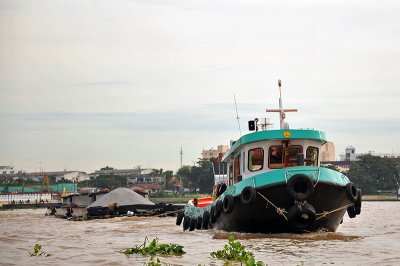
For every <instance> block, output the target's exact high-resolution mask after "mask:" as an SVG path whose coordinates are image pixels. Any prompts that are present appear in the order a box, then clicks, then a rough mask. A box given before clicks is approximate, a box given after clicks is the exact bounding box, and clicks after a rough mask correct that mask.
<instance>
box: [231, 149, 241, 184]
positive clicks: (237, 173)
mask: <svg viewBox="0 0 400 266" xmlns="http://www.w3.org/2000/svg"><path fill="white" fill-rule="evenodd" d="M239 176H240V155H239V156H238V157H236V158H235V160H234V162H233V183H234V184H236V183H237V182H239V180H240V178H241V177H239Z"/></svg>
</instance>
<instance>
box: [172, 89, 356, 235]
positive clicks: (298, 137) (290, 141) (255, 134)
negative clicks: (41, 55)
mask: <svg viewBox="0 0 400 266" xmlns="http://www.w3.org/2000/svg"><path fill="white" fill-rule="evenodd" d="M278 85H279V91H280V97H279V109H273V110H268V109H267V112H277V113H279V116H280V129H278V130H270V129H268V126H267V123H265V122H263V123H261V124H259V123H258V119H254V120H252V121H249V124H248V125H249V130H250V131H252V132H250V133H249V134H246V135H244V136H242V137H240V138H239V139H238V140H237V141H234V142H233V141H232V142H231V147H230V149H229V150H228V151H227V152H226V153H225V155H224V156H223V158H222V162H223V163H226V164H227V178H226V180H225V181H224V182H219V183H218V184H217V185H216V186H215V188H214V192H213V193H214V195H213V197H208V198H202V199H193V200H190V201H189V202H188V203H187V204H186V206H185V208H184V209H183V210H182V211H181V212H179V213H178V214H177V218H176V224H177V225H181V224H182V225H183V230H185V231H186V230H189V231H192V230H195V229H210V228H216V229H219V230H225V231H235V232H257V233H282V232H313V231H319V230H324V231H331V232H335V231H336V229H337V228H338V226H339V224H341V223H342V221H343V216H344V215H345V214H346V212H347V213H348V215H349V216H350V218H354V217H356V216H357V215H359V214H360V213H361V190H360V189H358V188H357V187H356V186H355V185H354V184H353V183H352V182H350V180H349V179H348V177H347V176H345V175H344V174H342V173H340V172H338V171H335V170H331V169H329V168H325V167H321V166H320V157H321V147H322V146H323V145H324V144H325V143H326V142H327V140H326V136H325V133H324V132H321V131H318V130H313V129H290V128H289V125H288V123H287V122H285V118H286V113H287V112H295V111H297V110H296V109H283V107H282V97H281V82H280V81H279V82H278ZM260 120H262V121H266V120H263V119H260ZM259 128H260V129H261V130H259Z"/></svg>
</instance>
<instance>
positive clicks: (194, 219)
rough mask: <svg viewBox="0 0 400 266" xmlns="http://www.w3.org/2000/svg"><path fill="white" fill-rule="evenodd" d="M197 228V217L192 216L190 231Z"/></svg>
mask: <svg viewBox="0 0 400 266" xmlns="http://www.w3.org/2000/svg"><path fill="white" fill-rule="evenodd" d="M195 228H196V218H190V222H189V231H193V230H194V229H195Z"/></svg>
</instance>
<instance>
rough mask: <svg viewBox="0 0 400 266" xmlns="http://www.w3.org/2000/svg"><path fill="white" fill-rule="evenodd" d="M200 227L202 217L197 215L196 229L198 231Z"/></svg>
mask: <svg viewBox="0 0 400 266" xmlns="http://www.w3.org/2000/svg"><path fill="white" fill-rule="evenodd" d="M202 225H203V215H199V216H197V220H196V229H197V230H200V229H201V226H202Z"/></svg>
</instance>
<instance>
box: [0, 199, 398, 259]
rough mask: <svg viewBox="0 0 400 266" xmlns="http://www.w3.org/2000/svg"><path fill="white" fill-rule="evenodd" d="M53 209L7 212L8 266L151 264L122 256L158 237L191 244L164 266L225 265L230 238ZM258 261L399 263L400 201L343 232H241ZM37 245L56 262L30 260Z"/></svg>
mask: <svg viewBox="0 0 400 266" xmlns="http://www.w3.org/2000/svg"><path fill="white" fill-rule="evenodd" d="M45 212H46V210H45V209H36V210H8V211H0V265H33V264H35V265H145V264H146V262H148V261H149V257H145V256H142V255H133V256H125V255H124V254H122V253H120V252H119V251H120V250H122V249H125V248H129V247H134V246H136V245H138V246H139V245H140V244H142V243H143V241H144V238H145V236H147V237H148V238H149V239H150V240H151V239H153V238H155V237H157V238H158V239H159V242H160V243H161V242H162V243H176V244H180V245H183V246H184V250H185V251H186V254H185V255H183V256H172V257H162V256H158V258H159V259H160V260H161V262H162V264H163V265H167V264H168V265H199V264H201V265H222V264H223V262H222V261H219V260H217V259H213V258H212V257H211V256H210V252H212V251H216V250H220V249H222V248H223V246H224V245H225V244H226V243H227V238H228V236H229V235H230V234H229V233H226V232H223V231H218V230H208V231H197V230H196V231H193V232H183V231H182V227H178V226H176V225H175V218H174V217H167V218H159V217H150V218H146V217H118V218H112V219H96V220H89V221H75V222H74V221H68V220H64V219H58V218H54V217H49V216H45V215H44V214H45ZM235 236H236V238H237V239H240V240H239V241H240V242H241V243H242V244H244V245H245V246H246V250H248V251H252V252H253V253H254V255H255V258H256V260H262V261H264V262H265V263H267V264H268V265H324V264H326V265H330V264H336V265H337V264H339V265H372V264H377V265H399V264H400V202H364V203H363V209H362V213H361V215H360V216H357V218H355V219H350V218H348V216H347V215H346V216H345V218H344V221H343V224H341V225H340V226H339V228H338V231H337V232H336V233H309V234H276V235H265V234H242V233H240V234H239V233H236V234H235ZM36 243H39V244H41V245H42V251H45V252H47V253H50V254H52V256H50V257H45V256H36V257H30V255H29V252H31V251H33V247H34V245H35V244H36Z"/></svg>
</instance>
